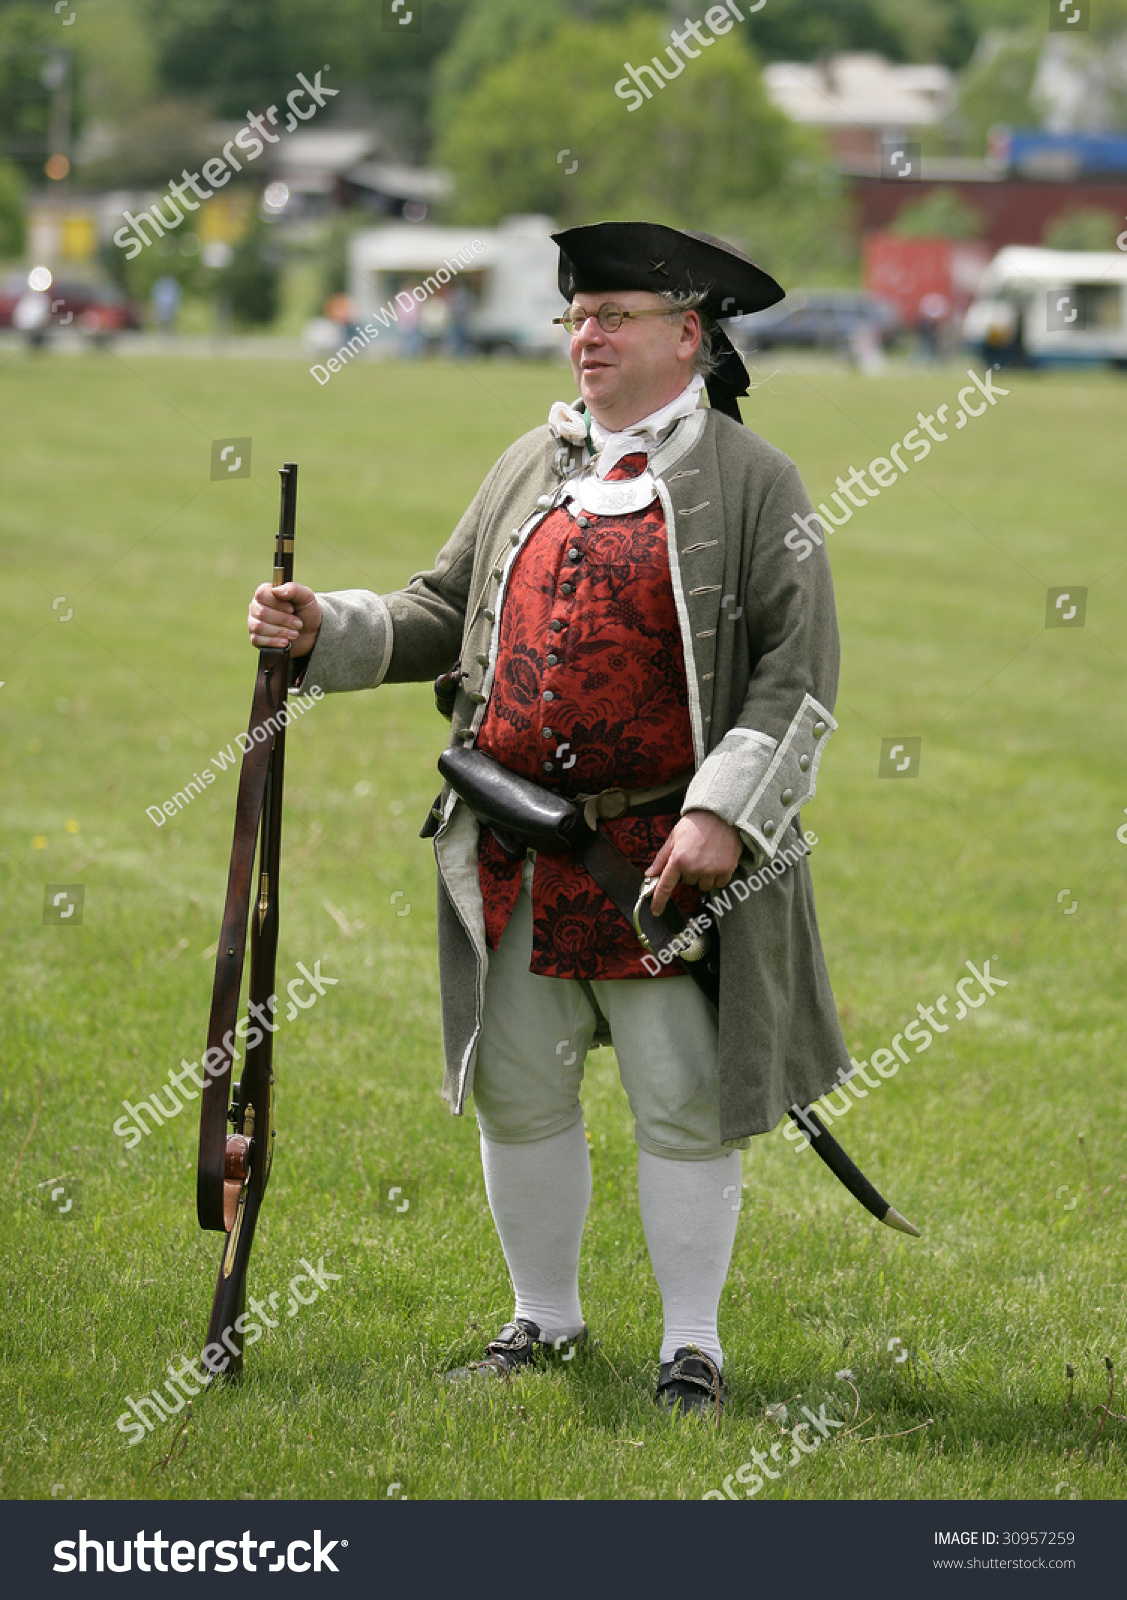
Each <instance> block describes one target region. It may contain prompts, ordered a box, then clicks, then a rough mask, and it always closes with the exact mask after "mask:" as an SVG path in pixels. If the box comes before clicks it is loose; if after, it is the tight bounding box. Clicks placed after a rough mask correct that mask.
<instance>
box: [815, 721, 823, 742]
mask: <svg viewBox="0 0 1127 1600" xmlns="http://www.w3.org/2000/svg"><path fill="white" fill-rule="evenodd" d="M825 731H826V725H825V723H824V722H816V723H815V724H814V737H815V739H820V738H821V737H822V735H823V734H824V733H825Z"/></svg>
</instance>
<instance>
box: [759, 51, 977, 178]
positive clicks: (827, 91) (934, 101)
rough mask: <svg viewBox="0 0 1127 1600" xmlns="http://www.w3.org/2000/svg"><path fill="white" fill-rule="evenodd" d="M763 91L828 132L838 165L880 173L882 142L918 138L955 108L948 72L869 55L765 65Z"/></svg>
mask: <svg viewBox="0 0 1127 1600" xmlns="http://www.w3.org/2000/svg"><path fill="white" fill-rule="evenodd" d="M763 86H764V88H765V89H766V91H767V97H768V99H769V100H770V101H771V102H772V104H773V105H775V106H777V107H778V109H779V110H780V111H782V112H785V114H786V115H787V116H788V117H790V119H791V121H792V122H801V123H805V124H806V125H807V126H809V127H814V128H824V129H825V131H826V133H827V135H828V138H829V144H830V150H831V152H832V154H833V156H834V157H835V159H836V160H837V161H838V162H839V163H840V164H843V165H846V166H849V167H855V166H859V167H860V168H861V169H862V170H864V169H869V170H879V165H880V151H881V145H882V143H883V142H884V141H886V140H888V139H900V138H910V137H913V136H918V134H919V132H920V131H921V130H923V129H925V128H929V127H932V126H934V125H935V124H936V123H938V122H941V121H942V120H943V118H944V117H946V116H948V115H949V114H950V112H951V111H952V109H953V107H954V103H955V79H954V75H953V74H952V73H951V72H950V70H949V69H948V68H947V67H944V66H942V65H940V64H938V63H935V64H933V65H922V66H903V65H901V64H899V63H898V62H893V61H886V60H885V58H884V57H883V56H879V55H875V54H872V53H870V52H867V51H857V52H852V53H848V54H843V55H837V56H826V57H824V58H823V59H822V60H820V61H810V62H806V61H778V62H775V63H773V64H771V65H768V66H765V67H764V68H763Z"/></svg>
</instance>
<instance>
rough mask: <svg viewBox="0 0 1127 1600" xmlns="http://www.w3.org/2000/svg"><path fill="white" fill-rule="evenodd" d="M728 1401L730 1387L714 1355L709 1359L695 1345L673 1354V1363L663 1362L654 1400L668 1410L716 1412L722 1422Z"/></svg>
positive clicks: (683, 1347) (686, 1346) (687, 1346)
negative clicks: (722, 1415)
mask: <svg viewBox="0 0 1127 1600" xmlns="http://www.w3.org/2000/svg"><path fill="white" fill-rule="evenodd" d="M727 1398H728V1385H727V1384H726V1383H725V1382H724V1379H723V1378H722V1377H721V1374H720V1368H719V1367H718V1366H717V1365H716V1363H715V1361H713V1360H712V1358H711V1356H706V1355H705V1354H704V1352H703V1350H698V1349H697V1347H696V1346H695V1345H682V1347H681V1349H680V1350H675V1351H674V1352H673V1360H672V1361H663V1362H662V1364H661V1367H660V1369H659V1371H658V1375H657V1392H656V1394H655V1395H654V1399H655V1400H656V1401H657V1403H658V1405H659V1406H664V1408H665V1409H666V1410H667V1411H674V1410H676V1408H677V1407H678V1406H680V1407H681V1409H682V1411H683V1412H684V1413H686V1414H687V1413H688V1412H690V1411H701V1412H713V1413H715V1417H716V1421H717V1422H719V1421H720V1412H721V1410H722V1409H723V1406H724V1402H725V1401H726V1400H727Z"/></svg>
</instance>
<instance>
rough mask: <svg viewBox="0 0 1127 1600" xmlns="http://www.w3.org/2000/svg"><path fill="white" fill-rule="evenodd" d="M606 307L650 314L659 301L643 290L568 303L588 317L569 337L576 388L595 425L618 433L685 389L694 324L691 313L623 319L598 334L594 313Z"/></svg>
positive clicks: (614, 292) (696, 338)
mask: <svg viewBox="0 0 1127 1600" xmlns="http://www.w3.org/2000/svg"><path fill="white" fill-rule="evenodd" d="M608 301H609V302H612V303H613V304H614V305H617V306H621V308H622V309H623V311H655V310H660V309H661V306H662V300H661V297H660V295H656V294H650V293H649V292H648V291H646V290H643V289H614V290H607V292H606V293H604V294H577V295H574V296H573V297H572V302H571V303H572V305H573V306H578V307H579V308H580V309H581V310H583V311H587V312H590V313H592V315H590V316H588V318H587V320H586V321H585V322H584V323H583V324H582V326H580V327H577V328H576V330H575V332H574V333H573V334H572V336H571V352H570V353H571V368H572V372H573V373H574V374H575V382H576V387H577V388H578V390H579V393H580V395H581V396H582V398H583V400H584V402H585V403H586V405H587V408H588V410H589V411H590V412H591V413H592V415H593V416H594V418H595V420H596V422H599V423H600V424H601V425H602V426H603V427H604V428H609V429H610V430H611V431H612V432H618V431H619V430H621V429H622V428H627V427H629V426H630V425H631V423H634V422H639V421H641V419H642V418H643V417H647V416H649V414H650V412H651V411H657V410H658V409H659V408H660V407H661V406H664V405H668V403H669V402H670V401H671V400H675V399H676V397H677V396H678V395H679V394H680V393H681V391H682V389H684V388H685V386H686V384H687V383H688V382H689V380H690V379H691V378H692V375H693V358H694V356H695V355H696V352H697V347H698V346H699V344H700V318H699V317H698V316H697V314H696V312H695V311H678V312H674V313H673V314H672V315H669V316H646V317H638V318H634V317H627V318H626V320H625V321H624V322H623V324H622V326H621V327H620V328H619V329H618V330H617V332H615V333H604V331H603V329H602V328H600V327H599V324H598V323H597V322H596V320H595V316H594V313H595V312H597V311H598V309H599V307H600V306H603V305H606V304H607V302H608Z"/></svg>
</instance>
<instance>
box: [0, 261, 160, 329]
mask: <svg viewBox="0 0 1127 1600" xmlns="http://www.w3.org/2000/svg"><path fill="white" fill-rule="evenodd" d="M28 288H29V285H28V280H27V274H26V273H25V272H19V273H12V274H10V275H9V276H8V277H6V278H5V279H4V282H3V284H2V285H0V328H10V327H11V326H12V315H13V313H14V311H15V309H16V306H17V305H18V304H19V302H20V301H21V300H22V299H23V298H24V296H25V295H26V294H27V293H28ZM46 293H47V294H48V295H49V297H50V326H51V327H59V328H66V327H76V328H78V329H79V330H80V331H81V332H82V333H85V334H88V335H89V336H90V337H91V338H92V339H104V338H107V337H108V336H109V335H110V334H113V333H120V332H121V330H122V329H123V328H140V327H141V310H140V307H139V306H138V305H137V304H136V302H135V301H133V300H131V299H130V298H129V296H128V295H127V294H125V293H124V291H123V290H121V289H119V288H118V287H117V285H116V284H113V283H83V282H79V281H78V280H77V279H68V278H62V279H56V280H55V281H54V282H53V283H52V284H51V286H50V288H49V289H48V290H47V291H46Z"/></svg>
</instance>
